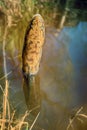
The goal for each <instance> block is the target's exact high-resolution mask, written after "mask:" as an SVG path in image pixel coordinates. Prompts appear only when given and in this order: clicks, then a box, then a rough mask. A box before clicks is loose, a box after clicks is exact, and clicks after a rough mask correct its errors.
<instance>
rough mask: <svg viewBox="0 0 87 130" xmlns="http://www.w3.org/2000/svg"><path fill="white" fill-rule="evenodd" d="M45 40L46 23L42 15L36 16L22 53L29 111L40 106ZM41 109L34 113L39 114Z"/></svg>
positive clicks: (25, 91) (28, 30) (31, 22)
mask: <svg viewBox="0 0 87 130" xmlns="http://www.w3.org/2000/svg"><path fill="white" fill-rule="evenodd" d="M44 39H45V27H44V21H43V18H42V17H41V15H39V14H37V15H35V16H34V17H33V18H32V20H31V21H30V24H29V26H28V29H27V31H26V35H25V41H24V47H23V52H22V70H23V76H24V85H23V90H24V95H25V100H26V104H27V107H28V109H29V110H31V109H32V108H35V107H36V106H40V103H41V102H40V101H41V95H40V82H39V79H38V74H37V73H38V71H39V66H40V60H41V56H42V48H43V44H44ZM38 111H39V108H38V109H37V111H35V112H34V113H37V112H38Z"/></svg>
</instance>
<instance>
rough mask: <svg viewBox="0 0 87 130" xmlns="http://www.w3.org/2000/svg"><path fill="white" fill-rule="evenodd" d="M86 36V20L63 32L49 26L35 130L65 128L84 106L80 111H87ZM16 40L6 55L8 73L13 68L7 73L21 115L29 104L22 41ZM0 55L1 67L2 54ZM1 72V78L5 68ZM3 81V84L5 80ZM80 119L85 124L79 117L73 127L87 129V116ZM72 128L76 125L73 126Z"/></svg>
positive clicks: (12, 100)
mask: <svg viewBox="0 0 87 130" xmlns="http://www.w3.org/2000/svg"><path fill="white" fill-rule="evenodd" d="M15 33H16V31H15ZM86 37H87V23H86V22H81V23H79V24H78V25H77V26H76V27H65V28H63V29H62V30H61V32H60V33H59V32H58V30H57V29H56V28H47V29H46V43H45V45H44V49H43V56H42V60H41V65H40V70H39V73H38V75H39V80H40V81H39V82H40V89H41V98H42V101H41V111H40V116H39V118H38V120H37V122H36V124H35V126H34V127H33V130H66V128H67V126H68V124H69V119H72V118H73V117H74V116H75V113H76V112H77V111H78V110H79V109H80V108H81V107H83V109H82V110H81V112H80V113H83V114H87V110H86V109H87V94H86V93H87V38H86ZM13 39H14V38H13ZM19 39H20V38H18V36H17V39H16V41H17V43H18V41H21V40H19ZM22 39H23V38H22ZM17 43H15V42H14V41H13V43H12V40H11V41H10V44H11V45H12V46H11V49H10V47H8V46H10V45H8V46H7V48H6V49H7V56H6V58H7V69H8V72H10V71H12V73H11V74H9V76H8V80H9V86H10V88H9V93H10V101H11V104H12V107H15V108H16V109H17V116H18V117H19V116H21V115H22V114H23V113H24V112H25V111H26V110H27V106H26V102H25V97H24V93H23V88H22V87H23V76H22V71H21V50H22V49H20V48H22V46H23V45H22V44H23V42H22V43H21V47H20V44H19V45H18V44H17ZM1 47H2V46H1ZM9 50H11V51H9ZM16 56H18V57H16ZM0 57H1V62H0V66H1V68H2V66H3V60H2V54H1V53H0ZM0 72H1V77H2V75H3V71H2V69H1V70H0ZM0 83H1V85H2V87H4V79H3V80H1V81H0ZM37 89H38V88H37ZM0 100H1V99H0ZM31 100H32V99H31ZM79 118H80V119H81V120H83V122H84V123H82V122H81V121H80V120H78V119H77V118H76V119H75V120H74V121H73V127H74V130H80V129H81V130H86V129H87V119H86V118H84V117H79ZM69 130H73V128H71V127H70V128H69Z"/></svg>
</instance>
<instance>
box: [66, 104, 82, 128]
mask: <svg viewBox="0 0 87 130" xmlns="http://www.w3.org/2000/svg"><path fill="white" fill-rule="evenodd" d="M82 109H83V107H81V108H80V109H79V110H78V111H77V112H76V114H75V116H74V117H73V118H72V119H69V124H68V126H67V130H69V128H70V127H72V129H74V128H73V122H74V120H75V119H76V117H77V116H78V115H79V113H80V112H81V111H82Z"/></svg>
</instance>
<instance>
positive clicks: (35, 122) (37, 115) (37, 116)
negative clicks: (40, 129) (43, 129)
mask: <svg viewBox="0 0 87 130" xmlns="http://www.w3.org/2000/svg"><path fill="white" fill-rule="evenodd" d="M39 114H40V112H39V113H38V114H37V116H36V118H35V120H34V121H33V123H32V125H31V127H30V129H29V130H32V128H33V127H34V125H35V123H36V121H37V119H38V117H39Z"/></svg>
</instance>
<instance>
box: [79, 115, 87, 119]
mask: <svg viewBox="0 0 87 130" xmlns="http://www.w3.org/2000/svg"><path fill="white" fill-rule="evenodd" d="M78 116H81V117H84V118H86V119H87V115H85V114H78Z"/></svg>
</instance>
